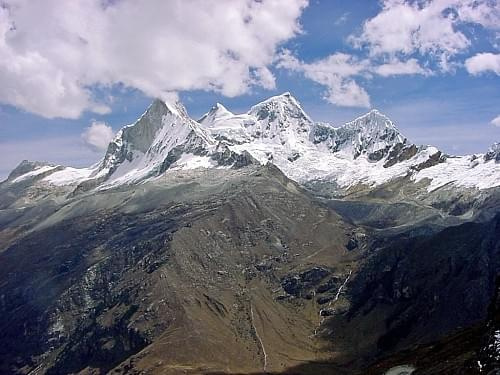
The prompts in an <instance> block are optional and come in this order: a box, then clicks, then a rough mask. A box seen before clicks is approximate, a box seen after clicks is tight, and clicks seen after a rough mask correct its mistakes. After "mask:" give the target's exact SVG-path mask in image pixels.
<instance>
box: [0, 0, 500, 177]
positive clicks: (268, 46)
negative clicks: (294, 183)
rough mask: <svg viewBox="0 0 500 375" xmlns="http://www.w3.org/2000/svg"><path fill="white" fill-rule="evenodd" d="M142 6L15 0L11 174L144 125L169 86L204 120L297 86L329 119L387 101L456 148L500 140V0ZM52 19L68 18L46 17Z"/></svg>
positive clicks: (77, 157)
mask: <svg viewBox="0 0 500 375" xmlns="http://www.w3.org/2000/svg"><path fill="white" fill-rule="evenodd" d="M77 3H78V5H75V4H77ZM91 3H92V4H91ZM139 3H140V2H130V1H127V0H122V1H119V2H113V3H110V4H107V5H106V6H104V7H103V5H102V3H101V2H99V1H96V2H95V3H93V2H92V1H88V2H85V3H81V4H80V2H74V4H72V5H71V6H68V7H69V8H68V9H65V8H64V7H65V6H67V5H66V4H64V3H61V2H57V1H53V2H51V1H48V2H47V3H46V4H45V5H46V6H45V7H44V8H43V9H31V8H35V7H34V6H33V2H31V3H30V2H25V1H14V2H12V4H11V2H9V1H7V2H6V3H5V4H6V5H4V6H3V7H0V42H1V43H0V56H4V57H2V58H1V60H3V62H0V103H1V104H0V155H1V160H0V178H4V177H6V175H7V174H8V173H9V171H10V170H12V169H13V168H14V167H15V166H16V165H17V164H18V163H19V162H20V161H21V160H23V159H31V160H33V159H34V160H44V161H50V162H54V163H60V164H65V165H73V166H86V165H90V164H91V163H93V162H96V161H97V160H98V159H99V158H100V157H102V155H103V152H104V151H103V149H102V148H103V147H102V145H101V144H99V145H96V144H91V143H92V140H91V139H90V138H88V137H86V134H88V133H89V132H91V131H94V130H96V131H97V130H99V129H100V130H102V129H105V128H106V127H110V128H111V129H112V130H113V132H115V131H117V130H118V129H119V128H120V127H122V126H123V125H126V124H129V123H132V122H134V121H135V120H136V119H137V117H138V116H140V114H141V113H143V112H144V110H145V109H146V107H147V106H148V105H149V103H150V102H151V100H152V98H153V97H155V96H160V97H162V98H166V99H170V100H171V99H172V98H174V97H175V95H177V96H178V97H179V99H180V100H181V101H182V102H183V104H184V105H185V106H186V107H187V109H188V112H189V113H190V114H191V115H192V117H193V118H198V117H200V116H201V115H202V114H203V113H205V112H206V111H208V110H209V109H210V107H211V106H212V105H213V104H214V103H215V102H221V103H223V104H224V105H225V106H226V107H227V108H228V109H230V110H232V111H233V112H245V111H247V110H248V109H249V107H250V106H252V105H254V104H256V103H257V102H259V101H261V100H263V99H265V98H267V97H269V96H272V95H276V94H280V93H282V92H284V91H290V92H292V94H293V95H294V96H295V97H296V98H297V99H298V100H299V101H300V102H301V103H302V105H303V107H304V109H305V111H306V112H307V113H308V114H309V115H310V116H311V117H312V118H313V119H314V120H317V121H325V122H330V123H332V124H334V125H340V124H342V123H344V122H346V121H349V120H351V119H353V118H355V117H357V116H359V115H360V114H363V113H365V112H367V111H368V110H369V109H370V108H377V109H379V110H381V111H382V112H384V113H385V114H386V115H388V116H389V117H390V118H391V119H393V121H395V122H396V124H397V125H398V127H399V128H400V130H401V131H402V133H403V134H405V135H406V136H407V137H408V138H409V139H410V140H411V141H413V142H415V143H417V144H433V145H435V146H437V147H439V148H441V149H442V150H444V151H445V152H448V153H452V154H466V153H479V152H484V151H486V149H487V148H488V146H489V145H491V144H492V143H493V142H495V141H500V119H498V121H495V120H494V119H495V118H497V116H499V115H500V5H499V3H498V2H497V1H496V0H493V1H492V0H484V1H476V2H471V1H466V0H435V1H430V0H429V1H404V0H384V1H380V2H378V1H366V0H365V1H361V0H359V1H326V0H325V1H319V0H312V1H310V2H309V3H306V2H305V1H304V0H286V1H285V0H284V1H279V0H276V1H274V2H272V1H271V2H269V1H265V0H264V1H263V2H262V3H258V4H257V5H256V4H255V3H253V2H252V1H251V0H242V1H232V2H225V1H217V2H213V3H211V2H210V1H203V2H199V1H196V0H193V1H185V2H184V3H179V2H178V1H176V0H171V1H162V2H155V1H153V0H152V1H150V2H147V3H146V2H145V3H142V4H144V5H142V7H141V6H140V5H138V4H139ZM266 3H268V4H266ZM473 3H474V4H473ZM186 4H187V5H186ZM471 4H472V5H471ZM209 5H210V6H209ZM115 7H116V9H115ZM137 7H139V9H137ZM173 9H174V10H175V11H173ZM40 12H48V14H47V15H46V17H40ZM138 12H139V13H140V12H143V13H144V18H145V20H144V22H143V23H141V21H140V20H139V21H138V20H137V19H134V18H133V17H134V16H135V15H136V14H139V13H138ZM156 13H160V15H163V17H158V19H156V18H155V17H154V15H155V14H156ZM148 15H150V16H148ZM238 16H241V17H242V19H243V22H238V23H235V24H234V25H233V24H232V22H235V21H233V20H234V19H235V18H236V19H237V18H238ZM86 17H88V21H86V20H87V18H86ZM127 17H128V19H127ZM51 18H52V19H53V20H54V22H53V24H56V25H58V26H57V28H52V26H47V25H45V24H46V23H47V22H45V21H44V23H43V24H40V22H41V21H38V20H39V19H51ZM75 20H78V22H75ZM96 20H97V21H96ZM132 20H134V23H132V22H131V21H132ZM190 21H191V22H190ZM37 23H38V24H37ZM132 24H136V28H137V30H134V27H133V26H131V25H132ZM129 29H132V30H129ZM106 33H109V34H106ZM101 34H102V35H101ZM186 34H188V36H186ZM156 36H158V37H156ZM405 38H409V39H405ZM104 43H110V44H109V45H105V46H104V47H103V44H104ZM111 43H112V44H111ZM104 50H105V52H103V51H104ZM228 51H229V52H228ZM30 59H31V60H30ZM54 87H55V88H54ZM92 124H93V125H92ZM96 124H100V126H101V127H100V128H99V129H98V128H96V127H95V125H96ZM495 124H496V125H495ZM108 129H109V128H108ZM82 134H83V135H82ZM94 136H95V137H106V138H107V137H110V136H112V133H111V132H104V133H102V132H99V131H97V132H96V134H94ZM89 139H90V140H89ZM106 141H107V139H106Z"/></svg>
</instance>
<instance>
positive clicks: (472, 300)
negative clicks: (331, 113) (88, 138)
mask: <svg viewBox="0 0 500 375" xmlns="http://www.w3.org/2000/svg"><path fill="white" fill-rule="evenodd" d="M499 207H500V145H499V144H498V143H494V144H493V145H492V146H491V148H490V149H489V150H485V152H484V153H482V154H475V155H467V156H454V155H448V154H446V153H444V152H442V151H440V150H438V149H437V148H436V147H433V146H429V145H416V144H413V143H412V142H411V141H410V140H409V139H407V138H406V137H405V136H404V135H403V134H402V133H401V132H400V131H399V129H398V128H397V126H396V125H395V124H394V123H393V122H392V121H391V120H390V119H389V118H388V117H387V116H385V115H383V114H382V113H380V112H379V111H377V110H371V111H370V112H368V113H367V114H365V115H363V116H361V117H358V118H356V119H354V120H353V121H351V122H348V123H346V124H344V125H342V126H338V127H335V126H333V125H331V124H328V123H318V122H314V121H313V120H312V119H311V118H310V117H309V116H308V115H307V114H306V113H305V112H304V110H303V109H302V107H301V105H300V103H299V102H298V101H297V100H296V99H295V98H294V97H293V96H292V95H291V94H290V93H284V94H282V95H279V96H275V97H271V98H269V99H267V100H265V101H263V102H261V103H259V104H257V105H255V106H253V107H252V108H250V110H249V111H248V112H247V113H244V114H233V113H231V112H230V111H229V110H228V109H226V108H225V107H224V106H223V105H222V104H216V105H215V106H214V107H213V108H211V109H210V111H208V112H207V113H206V114H205V115H203V116H202V117H201V118H200V119H198V120H194V119H192V118H191V117H190V116H189V115H188V113H187V111H186V109H185V108H184V107H183V106H182V104H180V103H178V102H177V103H168V102H165V101H162V100H159V99H157V100H154V101H153V103H152V104H151V105H150V106H149V107H148V108H147V109H146V111H145V112H144V114H143V115H142V116H141V117H140V118H139V119H138V120H137V121H136V122H135V123H133V124H131V125H127V126H124V127H123V128H122V129H121V130H119V131H118V133H117V134H116V136H115V137H114V139H113V140H112V141H111V142H110V143H109V145H108V148H107V150H106V153H105V155H104V156H103V158H102V159H101V160H100V161H99V162H98V163H96V164H94V165H92V166H89V167H88V168H73V167H67V166H61V165H55V164H51V163H46V162H39V161H23V162H22V163H21V164H20V165H19V166H18V167H17V168H15V169H14V170H13V171H12V172H11V173H10V175H9V176H8V178H7V179H6V180H5V181H3V182H1V183H0V264H2V271H1V272H0V313H1V314H2V317H3V319H2V321H1V322H0V373H2V374H3V373H6V374H10V373H13V374H62V373H64V374H66V373H80V374H104V373H111V374H200V373H204V374H237V373H238V374H259V373H272V374H403V373H414V374H474V373H478V374H480V373H485V374H486V373H491V371H495V370H496V369H498V364H499V361H500V344H499V343H500V341H499V340H500V339H499V337H500V333H499V332H500V323H499V322H500V319H499V316H500V315H499V314H500V308H499V304H498V301H499V300H500V299H499V298H498V295H499V288H500V277H499V275H500V210H499Z"/></svg>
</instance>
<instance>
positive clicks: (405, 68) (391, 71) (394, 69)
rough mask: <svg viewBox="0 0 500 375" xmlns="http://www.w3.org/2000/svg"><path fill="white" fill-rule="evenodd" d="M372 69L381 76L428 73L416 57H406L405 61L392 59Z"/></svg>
mask: <svg viewBox="0 0 500 375" xmlns="http://www.w3.org/2000/svg"><path fill="white" fill-rule="evenodd" d="M373 71H374V72H375V73H377V74H378V75H380V76H382V77H389V76H398V75H405V74H406V75H408V74H422V75H427V74H429V72H428V71H427V70H426V69H424V68H422V67H421V66H420V64H419V63H418V61H417V59H408V60H407V61H401V60H397V59H393V60H391V61H389V62H387V63H384V64H381V65H378V66H376V67H374V69H373Z"/></svg>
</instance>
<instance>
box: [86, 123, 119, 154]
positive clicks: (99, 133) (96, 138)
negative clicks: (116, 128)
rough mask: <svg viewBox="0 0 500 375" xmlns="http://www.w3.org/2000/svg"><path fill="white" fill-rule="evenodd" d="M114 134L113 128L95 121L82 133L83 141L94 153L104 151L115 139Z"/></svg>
mask: <svg viewBox="0 0 500 375" xmlns="http://www.w3.org/2000/svg"><path fill="white" fill-rule="evenodd" d="M113 137H114V132H113V129H112V128H111V126H108V125H106V124H105V123H104V122H100V121H93V122H92V123H91V124H90V126H89V127H88V128H86V129H85V131H84V132H83V133H82V139H83V141H84V142H85V145H87V146H88V147H89V148H91V149H92V150H94V151H104V150H106V149H107V147H108V144H109V142H110V141H111V140H112V139H113Z"/></svg>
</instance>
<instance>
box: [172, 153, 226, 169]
mask: <svg viewBox="0 0 500 375" xmlns="http://www.w3.org/2000/svg"><path fill="white" fill-rule="evenodd" d="M216 166H217V163H216V162H215V161H214V160H212V159H211V158H210V157H209V156H202V155H194V154H189V153H186V154H182V156H181V158H180V159H179V160H177V161H176V162H175V163H174V165H172V167H171V168H170V169H171V170H187V169H196V168H214V167H216Z"/></svg>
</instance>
